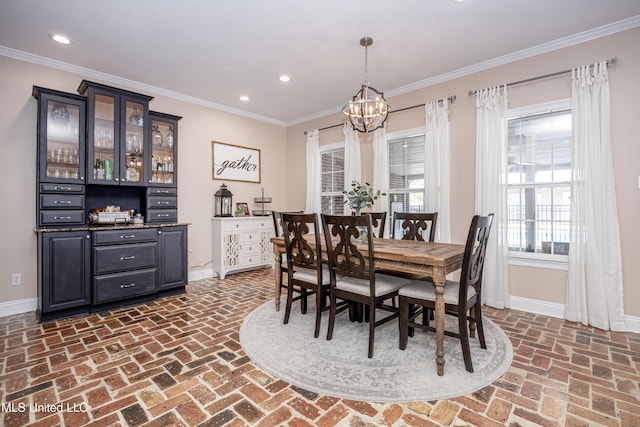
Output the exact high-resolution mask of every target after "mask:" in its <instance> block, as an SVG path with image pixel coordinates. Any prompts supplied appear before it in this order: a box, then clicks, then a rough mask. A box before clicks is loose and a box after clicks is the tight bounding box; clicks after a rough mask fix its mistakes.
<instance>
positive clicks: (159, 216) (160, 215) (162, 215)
mask: <svg viewBox="0 0 640 427" xmlns="http://www.w3.org/2000/svg"><path fill="white" fill-rule="evenodd" d="M168 216H169V214H158V218H166V217H168Z"/></svg>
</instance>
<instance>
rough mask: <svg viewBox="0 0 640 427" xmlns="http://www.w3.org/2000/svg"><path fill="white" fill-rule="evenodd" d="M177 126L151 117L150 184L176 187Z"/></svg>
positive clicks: (171, 122)
mask: <svg viewBox="0 0 640 427" xmlns="http://www.w3.org/2000/svg"><path fill="white" fill-rule="evenodd" d="M176 131H177V129H176V124H175V122H173V121H166V120H160V119H157V118H154V116H153V115H152V116H151V179H150V181H149V184H152V185H157V184H168V185H171V186H173V185H175V159H176V157H175V143H176Z"/></svg>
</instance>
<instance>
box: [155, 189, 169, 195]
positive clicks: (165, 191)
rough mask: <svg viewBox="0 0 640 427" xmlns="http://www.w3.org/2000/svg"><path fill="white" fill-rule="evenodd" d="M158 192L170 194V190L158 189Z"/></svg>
mask: <svg viewBox="0 0 640 427" xmlns="http://www.w3.org/2000/svg"><path fill="white" fill-rule="evenodd" d="M156 193H158V194H169V190H158V191H156Z"/></svg>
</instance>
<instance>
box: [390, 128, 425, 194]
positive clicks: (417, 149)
mask: <svg viewBox="0 0 640 427" xmlns="http://www.w3.org/2000/svg"><path fill="white" fill-rule="evenodd" d="M389 188H390V189H392V190H396V189H397V190H399V189H409V188H424V136H423V135H420V136H415V137H410V138H403V139H398V140H393V141H389Z"/></svg>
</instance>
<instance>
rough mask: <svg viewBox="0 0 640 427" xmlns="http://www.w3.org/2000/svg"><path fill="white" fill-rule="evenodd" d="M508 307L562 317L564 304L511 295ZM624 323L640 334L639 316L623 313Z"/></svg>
mask: <svg viewBox="0 0 640 427" xmlns="http://www.w3.org/2000/svg"><path fill="white" fill-rule="evenodd" d="M509 308H513V309H514V310H522V311H526V312H528V313H535V314H542V315H545V316H549V317H555V318H558V319H564V304H558V303H554V302H547V301H540V300H535V299H530V298H523V297H514V296H511V297H509ZM624 323H625V327H626V331H627V332H633V333H636V334H640V317H637V316H627V315H625V316H624Z"/></svg>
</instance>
